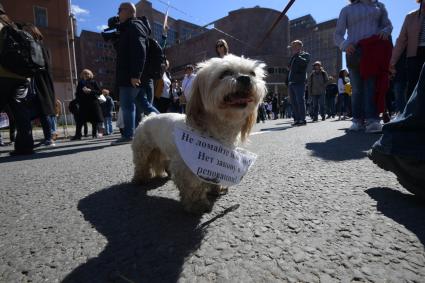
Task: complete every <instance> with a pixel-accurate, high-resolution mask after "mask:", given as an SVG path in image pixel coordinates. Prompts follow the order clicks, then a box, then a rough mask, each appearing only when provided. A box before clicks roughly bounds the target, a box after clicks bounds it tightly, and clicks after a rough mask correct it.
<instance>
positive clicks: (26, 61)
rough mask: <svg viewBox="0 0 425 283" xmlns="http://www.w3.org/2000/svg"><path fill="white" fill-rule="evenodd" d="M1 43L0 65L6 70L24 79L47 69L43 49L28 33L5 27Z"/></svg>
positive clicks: (0, 38) (0, 34) (1, 33)
mask: <svg viewBox="0 0 425 283" xmlns="http://www.w3.org/2000/svg"><path fill="white" fill-rule="evenodd" d="M0 41H1V42H2V48H1V51H0V64H1V65H2V66H3V67H5V68H6V69H8V70H10V71H12V72H14V73H16V74H18V75H21V76H24V77H32V76H34V74H35V73H36V72H37V71H39V70H43V69H44V68H45V65H46V62H45V60H44V56H43V49H42V47H41V45H40V44H39V43H38V42H37V41H36V40H34V38H33V37H32V36H31V35H30V34H29V33H28V32H26V31H24V30H20V29H16V28H14V27H12V26H4V27H3V28H2V30H1V32H0Z"/></svg>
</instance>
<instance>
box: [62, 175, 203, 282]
mask: <svg viewBox="0 0 425 283" xmlns="http://www.w3.org/2000/svg"><path fill="white" fill-rule="evenodd" d="M166 181H167V179H165V180H163V181H157V182H156V183H155V184H151V185H150V186H149V187H147V186H145V187H143V188H141V187H140V186H136V185H133V184H121V185H116V186H113V187H110V188H107V189H104V190H102V191H100V192H96V193H94V194H92V195H90V196H88V197H86V198H84V199H82V200H81V201H80V202H79V204H78V209H79V210H80V211H81V212H82V213H83V215H84V218H85V220H87V221H88V222H90V224H92V225H93V227H94V228H95V229H96V230H97V231H99V233H101V234H102V235H104V236H105V237H106V238H107V241H108V244H107V246H106V247H105V248H104V250H103V251H102V252H101V253H100V254H99V255H98V256H97V257H95V258H92V259H90V260H88V262H86V263H84V264H82V265H80V266H79V267H77V268H76V269H75V270H74V271H73V272H71V273H70V274H69V275H68V276H67V277H66V278H65V279H64V281H63V282H177V281H178V278H179V275H180V273H181V269H182V266H183V264H184V260H185V258H186V257H187V256H188V255H189V254H190V253H191V252H192V251H194V250H196V249H197V248H198V247H199V245H200V243H201V240H202V238H203V232H202V231H203V230H202V229H197V226H198V224H199V222H200V217H196V216H192V215H190V214H187V213H185V212H184V211H183V208H182V206H181V204H180V202H178V201H176V200H173V199H168V198H162V197H155V196H148V195H146V191H147V190H150V189H153V188H155V187H159V186H162V185H163V184H164V182H166Z"/></svg>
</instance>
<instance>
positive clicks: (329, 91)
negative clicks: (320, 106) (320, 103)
mask: <svg viewBox="0 0 425 283" xmlns="http://www.w3.org/2000/svg"><path fill="white" fill-rule="evenodd" d="M337 96H338V85H337V84H336V83H335V80H334V78H333V77H331V76H329V82H328V85H327V86H326V101H325V102H326V105H325V108H326V115H327V117H326V118H327V119H329V118H331V117H332V118H335V115H336V98H337Z"/></svg>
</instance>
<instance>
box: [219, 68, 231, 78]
mask: <svg viewBox="0 0 425 283" xmlns="http://www.w3.org/2000/svg"><path fill="white" fill-rule="evenodd" d="M233 75H234V73H233V72H232V71H230V70H226V71H224V72H223V73H221V75H220V80H221V79H224V78H225V77H230V76H233Z"/></svg>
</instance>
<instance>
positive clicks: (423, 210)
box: [366, 188, 425, 245]
mask: <svg viewBox="0 0 425 283" xmlns="http://www.w3.org/2000/svg"><path fill="white" fill-rule="evenodd" d="M366 193H367V194H368V195H369V196H370V197H371V198H373V199H374V200H376V201H377V202H378V204H377V209H378V211H380V212H382V214H384V215H385V216H387V217H389V218H391V219H393V220H394V221H396V222H397V223H399V224H401V225H403V226H404V227H406V228H407V229H408V230H410V231H411V232H412V233H414V234H415V235H416V236H417V237H418V239H419V240H420V241H421V243H422V244H424V245H425V220H424V219H425V218H424V215H425V201H423V200H421V199H419V198H418V197H415V196H414V195H410V194H404V193H402V192H400V191H397V190H393V189H389V188H372V189H368V190H367V191H366Z"/></svg>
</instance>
